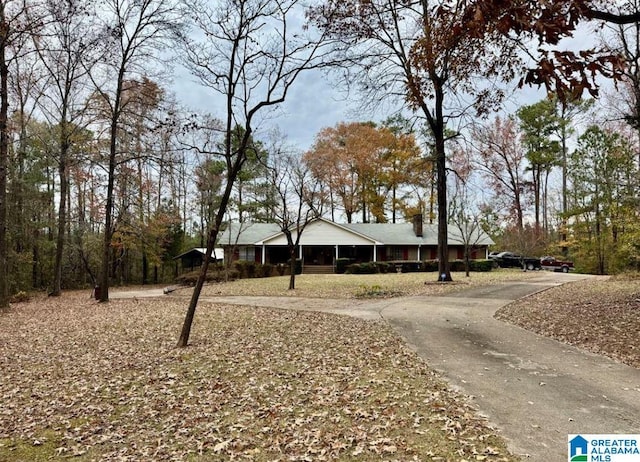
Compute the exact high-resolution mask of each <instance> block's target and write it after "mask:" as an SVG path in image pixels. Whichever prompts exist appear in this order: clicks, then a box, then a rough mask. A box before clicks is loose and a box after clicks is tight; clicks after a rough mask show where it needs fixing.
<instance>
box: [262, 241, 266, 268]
mask: <svg viewBox="0 0 640 462" xmlns="http://www.w3.org/2000/svg"><path fill="white" fill-rule="evenodd" d="M266 262H267V246H266V245H264V244H262V264H263V265H264V264H265V263H266Z"/></svg>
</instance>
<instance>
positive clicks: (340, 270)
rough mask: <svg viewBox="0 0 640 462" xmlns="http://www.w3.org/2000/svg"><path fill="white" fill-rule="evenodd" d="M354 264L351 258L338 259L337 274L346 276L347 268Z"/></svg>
mask: <svg viewBox="0 0 640 462" xmlns="http://www.w3.org/2000/svg"><path fill="white" fill-rule="evenodd" d="M352 263H353V259H351V258H338V259H336V274H344V273H345V272H346V271H347V266H349V265H350V264H352Z"/></svg>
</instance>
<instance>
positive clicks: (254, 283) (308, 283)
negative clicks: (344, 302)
mask: <svg viewBox="0 0 640 462" xmlns="http://www.w3.org/2000/svg"><path fill="white" fill-rule="evenodd" d="M538 274H539V273H538V272H533V271H527V272H525V271H520V270H513V269H499V270H495V271H491V272H483V273H471V276H470V277H466V276H465V274H464V273H453V274H452V277H453V280H454V281H455V283H454V284H451V283H439V284H433V283H434V282H437V276H436V274H435V273H400V274H397V273H387V274H308V275H307V274H301V275H299V276H296V288H295V289H294V290H288V287H289V276H277V277H271V278H266V279H240V280H237V281H232V282H226V283H225V282H221V283H215V284H208V285H206V286H205V287H204V288H203V291H202V294H203V295H204V296H215V295H248V296H277V297H312V298H338V299H349V298H361V296H362V288H363V287H366V288H371V287H376V288H377V291H379V292H385V293H388V294H392V295H391V296H412V295H439V294H446V293H450V292H453V291H456V290H462V289H464V288H465V287H473V286H479V285H487V284H500V283H504V282H506V281H518V280H527V279H533V278H535V277H537V275H538ZM187 291H189V292H190V291H191V289H189V288H184V289H180V290H179V291H178V292H180V293H183V294H184V293H185V292H187Z"/></svg>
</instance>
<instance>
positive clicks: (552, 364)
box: [203, 272, 640, 462]
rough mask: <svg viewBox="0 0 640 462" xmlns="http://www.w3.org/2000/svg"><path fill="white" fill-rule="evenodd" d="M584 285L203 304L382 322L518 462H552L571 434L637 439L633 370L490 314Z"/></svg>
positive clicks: (638, 407)
mask: <svg viewBox="0 0 640 462" xmlns="http://www.w3.org/2000/svg"><path fill="white" fill-rule="evenodd" d="M586 277H589V276H582V275H569V274H567V275H565V274H556V273H544V272H542V273H540V276H539V277H537V278H536V279H534V280H529V281H527V282H514V283H504V284H500V285H494V286H488V287H481V288H473V289H469V290H465V291H462V292H459V293H457V294H449V295H448V296H442V297H435V296H430V297H403V298H394V299H387V300H382V301H366V300H327V299H300V298H291V297H209V298H206V299H204V298H203V301H204V300H207V301H215V302H217V303H232V304H234V303H235V304H243V305H253V306H272V307H277V308H284V309H303V310H314V311H323V312H329V313H337V314H345V315H349V316H356V317H361V318H364V319H380V318H383V319H385V320H386V321H387V322H389V324H390V325H391V326H393V328H394V329H395V330H396V331H397V332H398V333H399V334H400V335H402V336H403V337H404V338H405V339H406V341H407V342H408V343H409V344H410V345H411V346H412V347H413V348H415V350H416V351H417V352H418V354H419V355H420V356H421V357H422V358H424V359H425V360H426V361H427V362H428V363H429V364H430V365H431V366H432V367H433V368H435V369H436V370H438V371H439V372H440V373H441V374H442V375H443V376H444V377H445V378H446V379H447V380H448V381H449V383H450V384H451V385H452V386H453V387H455V388H457V389H459V390H460V391H462V392H463V393H465V394H467V395H469V396H471V399H472V402H473V403H474V404H475V405H476V407H477V408H478V410H479V411H480V413H482V414H484V415H486V416H487V417H488V418H489V420H490V422H491V423H492V424H493V425H495V426H496V428H497V429H498V430H499V431H500V432H501V433H502V435H503V436H504V437H505V438H506V439H507V441H508V442H509V445H510V449H511V450H512V451H513V452H514V453H515V454H520V455H522V456H523V459H525V460H532V461H540V462H549V461H560V460H566V457H567V435H568V434H570V433H640V370H638V369H635V368H631V367H628V366H625V365H622V364H619V363H616V362H614V361H612V360H609V359H607V358H604V357H601V356H598V355H594V354H591V353H588V352H584V351H581V350H579V349H577V348H573V347H570V346H567V345H565V344H562V343H559V342H556V341H555V340H551V339H548V338H546V337H542V336H539V335H536V334H533V333H531V332H528V331H525V330H523V329H521V328H519V327H515V326H512V325H509V324H506V323H504V322H501V321H498V320H496V319H494V318H493V314H494V313H495V311H496V310H498V309H499V308H500V307H502V306H504V305H506V304H508V303H510V302H511V301H513V300H516V299H519V298H521V297H525V296H527V295H530V294H532V293H535V292H538V291H540V290H545V289H547V288H550V287H554V286H558V285H561V284H563V283H566V282H570V281H574V280H578V279H582V278H586ZM585 335H589V333H585Z"/></svg>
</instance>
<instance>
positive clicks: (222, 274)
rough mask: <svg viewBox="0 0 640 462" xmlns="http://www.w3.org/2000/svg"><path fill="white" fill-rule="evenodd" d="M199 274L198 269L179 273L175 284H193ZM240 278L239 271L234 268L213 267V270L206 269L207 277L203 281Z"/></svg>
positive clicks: (222, 280)
mask: <svg viewBox="0 0 640 462" xmlns="http://www.w3.org/2000/svg"><path fill="white" fill-rule="evenodd" d="M199 275H200V271H199V270H196V271H190V272H188V273H184V274H181V275H180V276H178V277H177V278H176V279H175V281H176V283H177V284H180V285H184V286H194V285H195V284H196V281H197V280H198V276H199ZM239 278H240V273H239V272H238V270H236V269H230V270H225V269H224V268H221V267H214V268H213V270H211V269H210V270H209V271H207V277H206V279H205V281H207V282H224V281H235V280H236V279H239Z"/></svg>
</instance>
